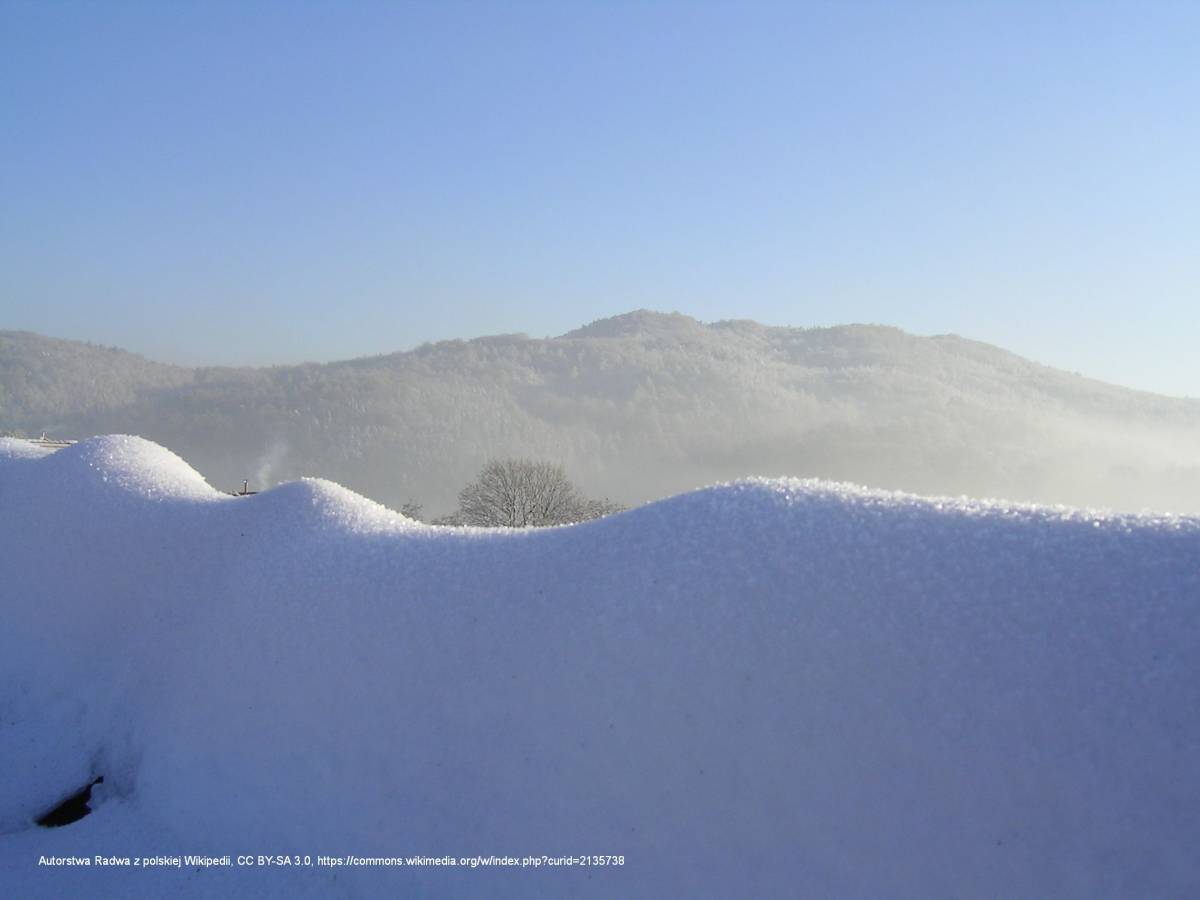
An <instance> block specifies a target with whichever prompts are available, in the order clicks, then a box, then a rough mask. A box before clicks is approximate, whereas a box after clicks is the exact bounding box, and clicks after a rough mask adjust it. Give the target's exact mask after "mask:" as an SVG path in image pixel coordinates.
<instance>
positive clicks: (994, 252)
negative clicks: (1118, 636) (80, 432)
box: [0, 0, 1200, 396]
mask: <svg viewBox="0 0 1200 900" xmlns="http://www.w3.org/2000/svg"><path fill="white" fill-rule="evenodd" d="M0 110H2V116H0V162H2V164H0V328H20V329H28V330H32V331H37V332H41V333H43V334H49V335H53V336H57V337H69V338H78V339H87V340H92V341H96V342H100V343H106V344H115V345H118V346H122V347H125V348H128V349H132V350H136V351H139V352H142V353H145V354H147V355H149V356H151V357H152V358H156V359H161V360H165V361H175V362H187V363H201V362H203V363H254V364H258V363H273V362H290V361H298V360H301V359H314V360H328V359H335V358H343V357H349V356H358V355H363V354H367V353H380V352H387V351H392V350H398V349H404V348H408V347H412V346H415V345H416V344H418V343H420V342H422V341H426V340H437V339H443V338H452V337H472V336H476V335H480V334H488V333H498V332H512V331H524V332H527V333H529V334H531V335H535V336H542V335H548V334H558V333H561V332H563V331H566V330H569V329H570V328H573V327H575V326H578V325H580V324H584V323H586V322H589V321H591V320H593V319H597V318H602V317H605V316H609V315H613V314H616V313H620V312H625V311H628V310H630V309H634V308H638V307H647V308H651V309H660V310H664V311H669V310H679V311H680V312H684V313H687V314H689V315H692V316H695V317H697V318H699V319H703V320H705V321H710V320H715V319H723V318H752V319H757V320H759V321H761V322H764V323H767V324H777V325H828V324H836V323H843V322H878V323H885V324H892V325H898V326H900V327H902V328H905V329H908V330H910V331H914V332H917V333H922V334H934V333H942V332H956V333H959V334H963V335H965V336H968V337H973V338H978V339H980V340H985V341H989V342H991V343H995V344H999V345H1001V346H1004V347H1006V348H1008V349H1011V350H1014V351H1016V352H1019V353H1022V354H1024V355H1027V356H1030V357H1032V358H1034V359H1037V360H1039V361H1041V362H1045V363H1049V364H1051V365H1056V366H1060V367H1062V368H1066V369H1071V370H1076V371H1080V372H1082V373H1084V374H1087V375H1092V376H1095V377H1099V378H1103V379H1105V380H1108V381H1113V382H1117V383H1121V384H1128V385H1131V386H1136V387H1142V388H1146V389H1151V390H1158V391H1162V392H1165V393H1172V394H1186V395H1192V396H1200V353H1198V352H1197V351H1196V348H1197V344H1198V343H1200V3H1196V2H1182V3H1164V2H1160V3H1155V2H1137V3H1128V4H1106V3H1099V2H1077V3H1055V2H1028V3H1021V2H1016V0H1009V2H1004V3H996V4H989V3H984V2H975V0H963V2H939V3H932V2H931V3H918V2H890V0H889V2H876V3H801V2H790V3H779V4H771V3H757V4H756V3H753V2H740V3H729V4H722V3H678V4H677V3H653V2H634V0H628V2H604V3H600V2H595V3H584V2H561V0H557V2H546V3H514V2H494V3H483V2H477V3H467V4H455V3H444V2H438V3H433V2H429V3H367V2H354V3H333V2H327V3H326V2H301V0H289V2H285V3H263V2H260V3H254V2H240V3H229V4H223V3H215V2H206V3H182V2H158V0H154V2H121V0H108V2H102V3H68V2H45V0H39V2H33V3H24V2H19V3H18V2H12V0H0Z"/></svg>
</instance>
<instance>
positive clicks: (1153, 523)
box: [0, 437, 1200, 898]
mask: <svg viewBox="0 0 1200 900" xmlns="http://www.w3.org/2000/svg"><path fill="white" fill-rule="evenodd" d="M27 447H28V445H25V444H23V443H22V442H19V441H12V440H3V441H0V509H2V510H3V516H2V518H0V577H2V579H3V582H2V583H3V585H4V603H3V604H2V606H0V617H2V618H0V894H3V895H4V896H14V897H15V896H20V897H39V896H41V897H61V896H89V897H97V896H150V895H165V894H170V895H176V896H238V895H242V896H249V895H253V896H280V897H284V896H323V897H324V896H334V897H337V896H344V897H353V896H412V897H425V896H446V895H452V896H479V897H485V896H486V897H506V896H510V897H527V896H595V897H615V896H625V897H630V896H634V897H684V896H688V897H692V896H706V897H749V896H757V897H772V896H778V897H797V896H809V897H842V898H845V897H850V898H854V897H862V898H876V897H881V896H888V897H914V898H916V897H920V898H928V897H1058V898H1063V897H1080V898H1083V897H1087V898H1096V897H1134V896H1138V897H1183V896H1198V895H1200V855H1198V854H1197V853H1196V847H1197V846H1198V845H1200V767H1198V763H1200V720H1198V718H1197V716H1196V710H1197V709H1200V660H1198V658H1197V655H1196V648H1197V647H1200V520H1198V519H1194V518H1182V517H1157V518H1139V517H1131V516H1127V517H1113V516H1102V515H1094V514H1090V513H1087V512H1085V511H1078V510H1066V509H1050V508H1037V507H1014V506H1004V505H998V504H987V503H977V502H967V501H961V502H956V501H946V500H942V501H939V500H927V499H919V498H915V497H911V496H903V495H893V494H886V493H881V492H869V491H863V490H858V489H854V488H849V487H845V486H839V485H829V484H822V483H817V482H800V481H753V482H743V483H738V484H733V485H726V486H720V487H715V488H710V489H706V490H702V491H698V492H696V493H692V494H688V495H684V496H680V497H675V498H673V499H670V500H666V501H663V502H660V503H656V504H654V505H652V506H648V507H643V508H641V509H637V510H633V511H631V512H628V513H625V514H622V515H619V516H615V517H612V518H609V519H605V520H601V521H598V522H593V523H589V524H586V525H581V526H573V527H566V528H559V529H550V530H542V531H526V532H490V531H483V530H464V529H459V530H452V529H438V528H432V527H429V526H423V525H419V524H416V523H413V522H411V521H409V520H407V519H405V518H404V517H402V516H400V515H398V514H396V513H394V512H391V511H389V510H387V509H385V508H383V507H381V506H379V505H377V504H375V503H372V502H371V501H368V500H366V499H364V498H362V497H359V496H357V495H355V494H353V493H351V492H349V491H346V490H344V489H342V488H340V487H338V486H337V485H334V484H332V483H329V482H325V481H316V480H305V481H299V482H291V483H288V484H284V485H282V486H280V487H278V488H275V489H274V490H271V491H269V492H266V493H264V494H260V495H258V496H255V497H250V498H233V497H229V496H225V495H222V494H220V493H218V492H216V491H214V490H212V489H211V488H209V487H208V486H207V485H206V484H205V483H204V481H203V480H202V479H201V478H200V476H199V475H197V474H196V472H194V471H193V470H192V469H191V468H190V467H189V466H188V465H187V464H186V463H185V462H183V461H182V460H181V459H179V458H178V457H177V456H175V455H174V454H172V453H170V452H169V451H167V450H165V449H163V448H161V447H159V446H157V445H154V444H151V443H149V442H147V441H144V440H141V439H138V438H131V437H105V438H95V439H91V440H88V441H84V442H82V443H80V444H78V445H75V446H72V447H70V448H68V449H65V450H61V451H59V452H57V453H53V454H50V455H45V456H43V455H41V454H32V453H30V452H29V451H28V449H27ZM96 775H103V776H104V779H105V782H104V785H102V786H101V787H98V788H97V789H96V797H95V801H94V803H93V807H94V808H95V812H94V813H93V814H92V815H91V816H89V817H88V818H85V819H83V820H81V821H80V822H77V823H75V824H73V825H69V826H66V827H63V828H59V829H55V830H47V829H41V828H37V827H34V826H33V825H32V821H33V819H34V818H35V817H36V816H37V815H38V814H40V813H42V812H44V811H45V810H46V809H47V808H49V807H51V806H53V805H54V804H55V803H57V802H58V801H59V800H61V799H62V798H63V797H65V796H67V795H68V794H70V793H72V792H74V791H75V790H77V789H78V788H79V787H81V786H82V785H84V784H86V783H87V782H88V781H89V780H91V779H92V778H93V777H95V776H96ZM96 853H105V854H113V853H115V854H118V855H121V856H125V855H128V856H138V855H141V856H144V855H147V854H172V855H174V854H184V853H196V854H205V853H207V854H213V855H223V854H234V855H236V854H239V853H251V854H259V853H263V854H266V853H298V854H312V855H314V856H315V855H317V854H331V855H346V854H350V853H353V854H357V855H360V856H377V855H389V856H391V855H409V854H423V855H443V854H453V855H455V856H461V855H476V854H484V855H490V854H496V855H504V854H511V855H515V856H523V855H541V854H549V855H570V854H584V853H587V854H620V855H623V856H624V857H625V860H626V864H625V865H624V866H623V867H620V868H605V869H595V868H569V869H567V868H564V869H541V870H538V871H531V870H528V869H526V870H501V869H483V868H480V869H433V868H408V869H339V870H329V869H312V870H303V869H302V870H284V871H267V870H262V869H257V868H254V869H237V868H234V869H221V870H204V871H196V870H193V869H185V870H183V871H179V870H176V869H163V870H158V871H142V870H132V871H130V870H106V869H98V868H90V869H83V868H80V869H66V868H45V867H41V868H39V867H38V866H37V858H38V856H39V855H41V854H47V855H58V856H66V855H71V854H76V855H88V856H90V855H93V854H96Z"/></svg>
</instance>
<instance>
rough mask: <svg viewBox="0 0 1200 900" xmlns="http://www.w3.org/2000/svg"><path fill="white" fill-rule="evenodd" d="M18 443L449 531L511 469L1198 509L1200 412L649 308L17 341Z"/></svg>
mask: <svg viewBox="0 0 1200 900" xmlns="http://www.w3.org/2000/svg"><path fill="white" fill-rule="evenodd" d="M3 430H10V431H21V432H25V433H32V434H39V433H41V432H42V431H47V432H49V433H51V434H52V435H54V436H57V437H70V438H77V437H86V436H88V435H92V434H100V433H114V432H125V433H131V434H138V435H143V436H145V437H148V438H150V439H152V440H155V441H158V442H160V443H163V444H164V445H166V446H170V447H172V448H174V449H176V450H177V451H179V452H180V453H182V454H183V455H184V456H185V457H186V458H187V459H188V460H189V462H190V463H191V464H193V465H194V466H195V467H196V468H197V469H198V470H199V471H200V472H202V473H203V474H204V475H205V476H206V477H207V478H208V480H209V481H210V483H212V484H214V485H216V486H220V487H224V488H234V487H237V486H240V485H241V483H242V481H243V479H249V480H250V481H251V482H252V485H253V486H254V487H260V488H261V487H269V486H270V485H271V484H274V483H277V482H279V481H283V480H287V479H290V478H296V477H300V476H304V475H314V476H321V477H327V478H332V479H334V480H335V481H338V482H339V483H342V484H345V485H347V486H348V487H351V488H353V489H354V490H356V491H358V492H360V493H362V494H365V495H366V496H369V497H372V498H374V499H376V500H379V501H381V502H383V503H386V504H387V505H389V506H391V507H393V508H399V507H400V506H401V505H402V504H403V503H405V502H410V501H411V502H415V503H420V504H423V505H424V507H425V509H426V511H427V512H428V513H429V514H430V515H435V516H436V515H439V514H443V513H447V512H449V511H451V510H452V509H453V508H454V505H455V498H456V496H457V493H458V491H459V490H460V489H461V488H462V487H463V486H464V485H466V484H467V483H469V482H470V481H471V480H472V479H473V478H474V477H475V475H476V473H478V471H479V469H480V468H481V466H482V465H483V464H484V463H485V462H486V461H487V460H489V459H493V458H499V457H513V456H515V457H533V458H539V459H546V460H550V461H552V462H555V463H557V464H560V465H562V466H564V467H565V468H566V470H567V471H568V472H570V473H571V476H572V477H573V478H574V479H576V480H577V481H578V483H579V485H580V487H581V488H582V489H583V491H584V492H585V493H587V494H589V495H591V496H602V497H610V498H612V499H613V500H614V501H617V502H620V503H624V504H630V505H632V504H636V503H640V502H644V501H647V500H651V499H654V498H658V497H664V496H669V495H671V494H674V493H678V492H680V491H684V490H689V489H692V488H696V487H700V486H703V485H706V484H711V483H713V482H715V481H721V480H728V479H732V478H738V477H742V476H748V475H767V476H801V477H820V478H831V479H837V480H844V481H851V482H855V483H860V484H864V485H868V486H871V487H879V488H888V489H902V490H908V491H914V492H918V493H924V494H948V495H959V494H966V495H970V496H976V497H1004V498H1009V499H1014V500H1027V501H1038V502H1049V503H1058V502H1062V503H1070V504H1076V505H1091V506H1101V507H1113V508H1117V509H1126V510H1138V509H1142V508H1151V509H1158V510H1171V511H1192V512H1196V511H1200V401H1196V400H1183V399H1171V398H1165V397H1160V396H1156V395H1152V394H1147V393H1142V392H1137V391H1132V390H1127V389H1124V388H1120V387H1115V386H1111V385H1107V384H1102V383H1100V382H1096V381H1092V380H1089V379H1087V378H1084V377H1082V376H1079V375H1074V374H1070V373H1066V372H1061V371H1057V370H1054V369H1051V368H1048V367H1045V366H1041V365H1037V364H1035V363H1032V362H1029V361H1027V360H1024V359H1021V358H1020V357H1017V356H1014V355H1012V354H1010V353H1007V352H1005V351H1003V350H1000V349H998V348H995V347H992V346H989V345H986V344H981V343H977V342H974V341H970V340H966V339H963V338H960V337H955V336H948V335H946V336H938V337H918V336H914V335H910V334H906V333H904V332H901V331H899V330H896V329H893V328H885V327H878V326H861V325H851V326H843V327H836V328H813V329H802V328H781V327H766V326H762V325H758V324H756V323H753V322H745V321H728V322H718V323H714V324H709V325H706V324H702V323H700V322H698V321H696V320H694V319H691V318H688V317H686V316H682V315H678V314H672V315H665V314H659V313H650V312H645V311H641V312H636V313H629V314H626V315H623V316H617V317H615V318H612V319H606V320H602V321H599V322H595V323H593V324H591V325H589V326H586V327H584V328H580V329H578V330H576V331H572V332H570V333H568V334H565V335H562V336H561V337H556V338H550V339H530V338H527V337H525V336H523V335H503V336H497V337H488V338H480V339H477V340H471V341H448V342H443V343H438V344H430V345H424V346H421V347H419V348H417V349H415V350H412V351H409V352H403V353H395V354H391V355H386V356H378V357H370V358H362V359H354V360H349V361H345V362H336V363H329V364H322V365H317V364H310V365H298V366H279V367H273V368H265V369H227V368H197V369H192V368H182V367H177V366H167V365H159V364H155V363H151V362H148V361H147V360H144V359H142V358H141V357H138V356H135V355H133V354H128V353H124V352H121V351H117V350H114V349H111V348H101V347H94V346H90V345H86V344H80V343H74V342H67V341H59V340H51V339H48V338H42V337H38V336H35V335H31V334H26V333H15V332H5V333H0V431H3Z"/></svg>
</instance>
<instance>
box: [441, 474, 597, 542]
mask: <svg viewBox="0 0 1200 900" xmlns="http://www.w3.org/2000/svg"><path fill="white" fill-rule="evenodd" d="M458 505H459V510H458V513H456V514H455V518H456V519H458V520H459V521H461V522H462V523H463V524H465V525H483V526H488V527H505V528H526V527H529V526H542V525H564V524H566V523H568V522H581V521H583V520H585V519H594V518H597V517H598V516H602V515H607V514H608V513H610V512H615V511H616V510H617V509H620V507H617V506H615V505H614V504H611V503H608V501H599V500H588V499H587V498H586V497H584V496H583V495H582V494H580V493H579V489H578V488H576V487H575V485H573V484H572V483H571V481H570V479H568V478H567V474H566V472H565V471H564V470H563V467H562V466H560V465H556V464H555V463H550V462H544V461H539V460H532V459H494V460H492V461H490V462H489V463H488V464H487V465H486V466H484V467H483V471H482V472H480V473H479V478H478V479H476V480H475V481H474V482H472V483H471V484H469V485H467V486H466V487H465V488H463V489H462V491H460V492H459V495H458Z"/></svg>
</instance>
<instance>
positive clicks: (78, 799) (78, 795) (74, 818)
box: [37, 775, 104, 828]
mask: <svg viewBox="0 0 1200 900" xmlns="http://www.w3.org/2000/svg"><path fill="white" fill-rule="evenodd" d="M103 783H104V776H103V775H101V776H100V777H99V778H97V779H96V780H95V781H93V782H91V783H90V784H88V785H85V786H84V787H83V788H81V789H80V790H78V791H76V792H75V793H74V794H72V795H71V796H70V797H68V798H67V799H66V800H64V801H63V802H62V803H60V804H58V806H56V807H54V809H52V810H50V811H49V812H47V813H44V814H43V815H42V816H41V817H40V818H39V819H38V820H37V823H38V824H39V825H41V826H42V827H43V828H59V827H61V826H63V825H70V824H71V823H72V822H78V821H79V820H80V819H82V818H83V817H84V816H86V815H88V814H90V813H91V811H92V810H91V807H89V806H88V801H89V800H91V799H92V788H93V787H95V786H96V785H98V784H103Z"/></svg>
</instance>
